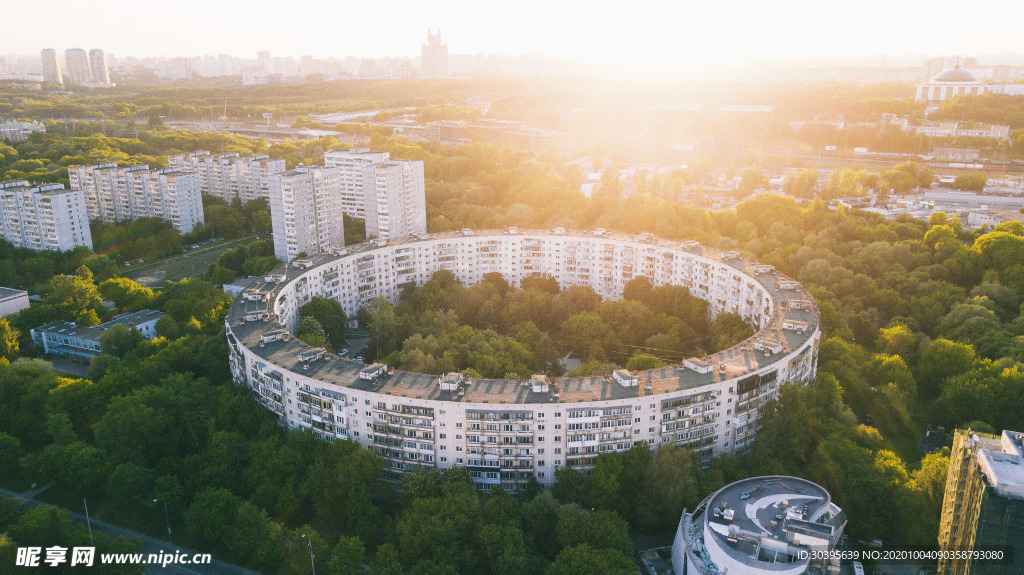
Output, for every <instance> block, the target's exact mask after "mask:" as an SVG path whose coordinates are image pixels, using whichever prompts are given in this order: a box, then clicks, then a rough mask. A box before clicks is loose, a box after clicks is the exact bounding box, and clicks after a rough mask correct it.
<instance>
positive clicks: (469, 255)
mask: <svg viewBox="0 0 1024 575" xmlns="http://www.w3.org/2000/svg"><path fill="white" fill-rule="evenodd" d="M441 269H445V270H449V271H451V272H452V273H454V274H455V276H456V277H457V278H458V279H459V281H460V282H461V283H463V285H470V284H473V283H476V282H478V281H480V280H481V279H482V278H483V275H484V274H486V273H489V272H498V273H501V274H502V275H503V276H504V277H505V279H506V280H507V281H509V282H510V283H512V284H518V283H519V282H520V281H521V279H522V278H523V277H526V276H530V275H535V274H548V275H551V276H552V277H554V278H555V279H556V280H557V281H558V282H559V284H560V285H562V286H569V285H589V286H591V287H592V288H593V289H594V290H595V291H596V292H597V293H598V294H600V295H601V296H602V297H604V298H612V299H614V298H619V297H621V295H622V290H623V287H624V286H625V284H626V283H627V282H628V281H630V280H631V279H633V278H635V277H639V276H644V277H648V278H650V279H651V281H652V282H653V283H654V284H655V285H664V284H674V285H681V286H686V287H687V288H688V289H689V290H690V292H691V293H692V294H693V295H695V296H697V297H700V298H702V299H705V300H706V301H708V302H709V312H710V313H711V314H712V316H714V315H715V314H718V313H721V312H726V311H727V312H735V313H738V314H739V315H741V316H742V317H743V318H744V319H745V320H746V321H747V322H748V323H750V324H752V325H754V326H755V327H757V328H758V330H759V331H758V332H757V333H756V334H755V335H754V337H752V338H751V339H749V340H747V341H745V342H742V343H740V344H739V345H737V346H735V347H733V348H731V349H729V350H725V351H722V352H720V353H717V354H714V355H712V356H709V357H705V358H691V360H688V361H687V362H686V363H685V365H677V366H668V367H665V368H659V369H654V370H648V371H642V372H638V373H634V374H631V375H632V377H627V376H626V375H625V374H619V376H618V378H616V381H618V382H619V383H616V382H615V381H612V380H611V378H604V377H600V376H598V377H586V378H561V379H555V378H543V379H544V381H543V382H541V383H538V381H539V379H540V378H535V381H533V382H532V383H531V381H530V380H524V381H509V380H472V381H470V380H469V378H466V380H465V381H463V382H461V383H457V384H449V385H448V387H449V388H452V387H453V386H454V388H453V389H446V388H445V384H446V383H449V382H450V381H451V380H452V378H449V377H445V378H439V377H438V376H436V375H427V374H416V373H407V372H399V371H389V372H385V373H379V371H380V370H378V374H377V375H376V376H374V377H372V378H370V379H367V378H363V377H360V373H361V372H363V371H365V370H366V366H365V365H364V364H362V363H358V362H354V361H350V360H346V359H342V358H337V357H324V358H320V356H321V355H322V351H321V352H320V353H319V354H311V352H312V351H315V350H311V348H310V347H309V346H308V345H306V344H304V343H302V342H301V341H299V340H298V339H297V338H285V337H280V335H281V334H282V333H284V334H287V332H285V331H283V330H293V329H295V327H296V324H297V321H298V310H299V308H300V307H301V306H302V305H303V304H304V303H306V302H308V301H309V300H310V299H311V298H312V297H314V296H323V297H328V298H331V299H334V300H337V301H338V302H340V303H341V305H342V307H343V309H344V310H345V312H346V314H348V315H349V316H352V315H355V313H356V311H357V310H358V309H359V308H360V307H363V306H366V305H368V304H369V303H370V302H372V301H373V299H374V298H376V297H378V296H383V297H385V298H387V299H389V300H391V301H397V299H398V297H399V295H400V292H401V286H402V284H405V283H408V282H415V283H416V284H422V283H423V282H426V281H427V280H429V279H430V277H431V275H432V274H433V273H434V272H435V271H437V270H441ZM264 280H265V281H262V282H257V283H256V284H254V285H251V286H250V287H249V288H248V289H247V290H246V291H245V292H244V293H243V294H242V297H240V298H238V299H236V301H235V302H234V304H233V305H232V307H231V311H230V312H229V314H228V318H227V320H226V324H227V337H228V342H229V347H230V361H229V363H230V366H231V370H232V373H233V376H234V378H235V380H236V381H238V382H239V383H244V384H245V385H247V386H249V387H250V388H251V389H252V391H253V393H254V394H255V395H256V397H257V400H258V401H259V402H260V403H261V404H262V405H264V406H265V407H266V408H267V409H269V410H271V411H273V412H274V413H275V414H276V415H277V417H278V419H279V421H280V423H281V424H282V425H283V426H285V427H287V428H289V429H291V428H296V427H300V428H305V429H309V430H311V432H313V433H314V434H316V435H318V436H320V437H322V438H324V439H325V440H328V441H334V440H337V439H349V440H353V441H357V442H358V443H360V444H361V445H363V446H365V447H367V448H369V449H373V450H374V452H375V453H377V454H378V455H380V456H382V457H383V458H384V459H385V461H386V468H385V474H386V475H387V476H388V477H391V478H396V477H398V476H399V475H400V474H401V473H402V472H404V471H408V470H412V469H416V468H418V467H424V466H426V467H435V466H436V467H440V468H448V467H452V466H467V467H469V469H470V472H471V475H472V477H473V479H474V481H475V482H476V483H477V484H478V485H480V486H481V488H482V489H485V490H486V489H490V488H491V486H493V485H498V484H501V485H504V486H505V487H506V488H508V489H511V490H516V489H519V488H521V487H522V486H524V485H525V482H526V481H527V480H528V479H529V477H531V476H533V477H535V478H536V479H537V480H538V481H540V482H541V483H542V484H548V485H549V484H551V483H552V482H553V481H554V478H555V473H554V472H555V470H556V469H558V468H561V467H566V466H571V467H573V468H577V469H579V470H581V471H582V472H583V473H586V472H587V471H588V470H589V469H591V468H592V465H593V463H594V460H595V458H596V457H597V455H598V454H600V453H603V452H606V451H622V450H627V449H629V448H630V447H632V446H633V445H634V444H637V443H640V442H646V443H647V444H649V445H650V446H651V447H652V448H657V447H658V446H660V445H664V444H668V443H674V444H677V445H680V446H684V447H687V448H689V449H691V450H693V451H694V452H695V453H696V454H697V456H698V458H699V460H700V461H701V462H703V463H707V462H708V461H710V458H711V457H713V456H715V455H720V454H731V453H738V452H741V451H743V450H744V449H746V448H747V447H748V446H749V445H750V443H751V442H752V441H753V439H754V436H755V434H756V429H757V426H758V418H759V416H760V414H761V411H762V410H763V406H764V404H765V403H766V402H767V401H769V400H770V399H772V398H773V397H775V395H776V394H777V392H778V387H779V385H780V384H782V383H785V382H799V383H806V382H808V381H810V380H811V379H812V378H813V377H814V374H815V371H816V365H817V353H818V341H819V339H820V331H819V320H818V313H817V308H816V306H815V305H814V302H813V299H812V298H811V296H810V295H809V294H808V293H807V292H806V291H804V290H803V288H801V287H800V285H799V284H798V283H797V282H794V281H792V280H790V279H788V278H785V277H784V276H782V275H781V274H778V273H777V272H775V271H774V270H773V268H772V267H771V266H763V265H756V264H754V263H753V262H749V261H746V260H744V259H742V258H739V257H728V258H727V257H725V256H724V255H723V254H722V253H720V252H718V251H717V250H712V249H707V248H703V247H701V246H699V245H697V244H696V242H692V243H691V242H684V243H682V244H681V243H679V242H668V241H662V240H657V239H655V238H653V237H650V236H646V237H643V238H637V237H635V236H626V235H611V234H601V235H595V234H594V233H586V232H566V231H565V230H561V229H557V230H554V231H532V232H523V233H521V234H520V233H517V232H513V231H512V230H510V231H508V232H502V231H481V232H472V231H469V230H466V231H464V232H462V233H447V234H432V235H420V236H418V237H417V238H404V239H402V240H397V241H391V242H384V241H373V242H367V243H363V244H360V245H358V246H355V247H353V248H349V249H346V250H344V251H343V252H342V253H341V255H337V256H319V257H315V258H312V260H311V261H308V262H303V265H302V266H297V265H292V266H289V267H287V268H285V269H284V270H280V271H275V272H274V273H272V274H268V275H267V276H266V278H264ZM784 323H786V324H788V325H790V326H791V327H792V326H794V325H798V324H799V325H800V326H801V327H802V329H800V330H796V329H787V328H785V327H784V325H783V324H784ZM311 358H316V359H311ZM622 381H625V382H627V383H629V384H630V385H623V384H622V383H621V382H622ZM634 381H635V384H634Z"/></svg>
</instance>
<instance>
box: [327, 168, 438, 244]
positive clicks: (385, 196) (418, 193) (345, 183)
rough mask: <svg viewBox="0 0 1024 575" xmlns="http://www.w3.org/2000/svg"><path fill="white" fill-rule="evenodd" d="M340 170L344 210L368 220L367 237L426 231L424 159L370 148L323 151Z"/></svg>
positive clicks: (355, 216) (395, 235) (383, 237)
mask: <svg viewBox="0 0 1024 575" xmlns="http://www.w3.org/2000/svg"><path fill="white" fill-rule="evenodd" d="M324 163H325V164H326V165H327V166H329V167H336V168H338V169H339V170H340V173H341V209H342V211H343V212H344V213H346V214H348V215H349V216H351V217H353V218H358V219H362V220H365V221H366V235H367V237H377V238H381V239H394V238H400V237H403V236H407V235H409V234H414V233H424V232H426V231H427V210H426V189H425V186H424V178H423V162H422V161H419V160H392V159H390V154H388V153H387V152H371V151H370V150H369V149H368V148H354V149H352V150H339V151H333V152H327V153H325V154H324Z"/></svg>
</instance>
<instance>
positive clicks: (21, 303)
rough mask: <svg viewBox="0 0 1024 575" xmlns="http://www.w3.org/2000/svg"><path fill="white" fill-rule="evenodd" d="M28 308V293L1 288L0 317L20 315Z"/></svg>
mask: <svg viewBox="0 0 1024 575" xmlns="http://www.w3.org/2000/svg"><path fill="white" fill-rule="evenodd" d="M28 306H29V303H28V292H27V291H25V290H21V289H11V288H5V287H0V317H3V316H5V315H11V314H12V313H18V312H19V311H21V310H23V309H25V308H27V307H28Z"/></svg>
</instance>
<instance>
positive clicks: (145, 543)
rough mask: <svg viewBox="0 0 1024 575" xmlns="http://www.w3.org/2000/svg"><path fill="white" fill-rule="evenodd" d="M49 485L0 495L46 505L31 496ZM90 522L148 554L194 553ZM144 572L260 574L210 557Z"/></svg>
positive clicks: (73, 514)
mask: <svg viewBox="0 0 1024 575" xmlns="http://www.w3.org/2000/svg"><path fill="white" fill-rule="evenodd" d="M50 485H52V483H50V484H47V485H45V486H43V487H40V488H38V489H35V490H34V491H26V492H25V493H15V492H13V491H8V490H6V489H0V495H6V496H7V497H12V498H14V499H19V500H21V501H24V502H25V503H27V504H28V505H32V506H36V505H49V504H48V503H45V502H43V501H38V500H36V499H35V495H36V494H38V493H39V492H41V491H43V490H44V489H46V488H47V487H49V486H50ZM67 511H68V514H69V515H71V518H72V519H74V520H75V521H78V522H81V523H85V515H82V514H80V513H76V512H74V511H71V510H67ZM91 523H92V528H93V530H94V531H99V532H102V533H105V534H106V535H108V536H110V537H118V536H123V537H125V538H126V539H134V540H136V541H139V542H140V543H142V549H140V550H139V553H142V554H144V555H148V554H150V553H155V554H159V553H160V551H161V550H163V552H164V553H165V554H171V555H173V554H174V552H175V551H178V552H181V553H187V554H189V555H194V554H195V553H197V552H196V551H194V550H192V549H187V548H185V547H181V546H178V545H171V544H170V543H168V542H167V541H163V540H160V539H155V538H153V537H150V536H149V535H144V534H142V533H139V532H138V531H132V530H131V529H127V528H125V527H120V526H118V525H114V524H111V523H107V522H106V521H100V520H98V519H93V520H92V521H91ZM146 573H147V575H157V574H160V575H168V574H175V575H177V574H182V573H184V574H191V575H219V574H223V573H227V574H231V575H260V574H259V572H257V571H250V570H249V569H243V568H242V567H239V566H237V565H232V564H230V563H224V562H223V561H217V560H216V559H214V560H213V562H212V563H211V564H209V565H168V566H167V567H166V568H163V567H159V566H155V567H150V568H148V569H147V570H146Z"/></svg>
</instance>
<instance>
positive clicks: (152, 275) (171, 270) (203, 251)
mask: <svg viewBox="0 0 1024 575" xmlns="http://www.w3.org/2000/svg"><path fill="white" fill-rule="evenodd" d="M255 240H256V237H255V236H248V237H245V238H240V239H237V240H231V241H229V242H225V243H223V244H219V245H217V246H215V247H206V248H200V249H198V250H195V251H193V252H189V253H185V254H181V255H179V256H174V257H172V258H169V259H166V260H164V261H162V262H157V263H155V264H144V265H143V266H141V269H139V270H138V271H135V270H126V272H125V273H126V274H127V276H128V277H130V278H131V279H133V280H135V281H137V282H139V283H141V284H143V285H150V284H159V283H162V282H163V281H164V280H170V281H179V280H182V279H185V278H190V277H198V276H201V275H203V274H205V273H206V266H207V264H211V263H216V262H217V258H219V257H220V254H222V253H224V252H226V251H227V250H229V249H230V248H233V247H236V246H238V245H239V244H248V243H251V242H253V241H255Z"/></svg>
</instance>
